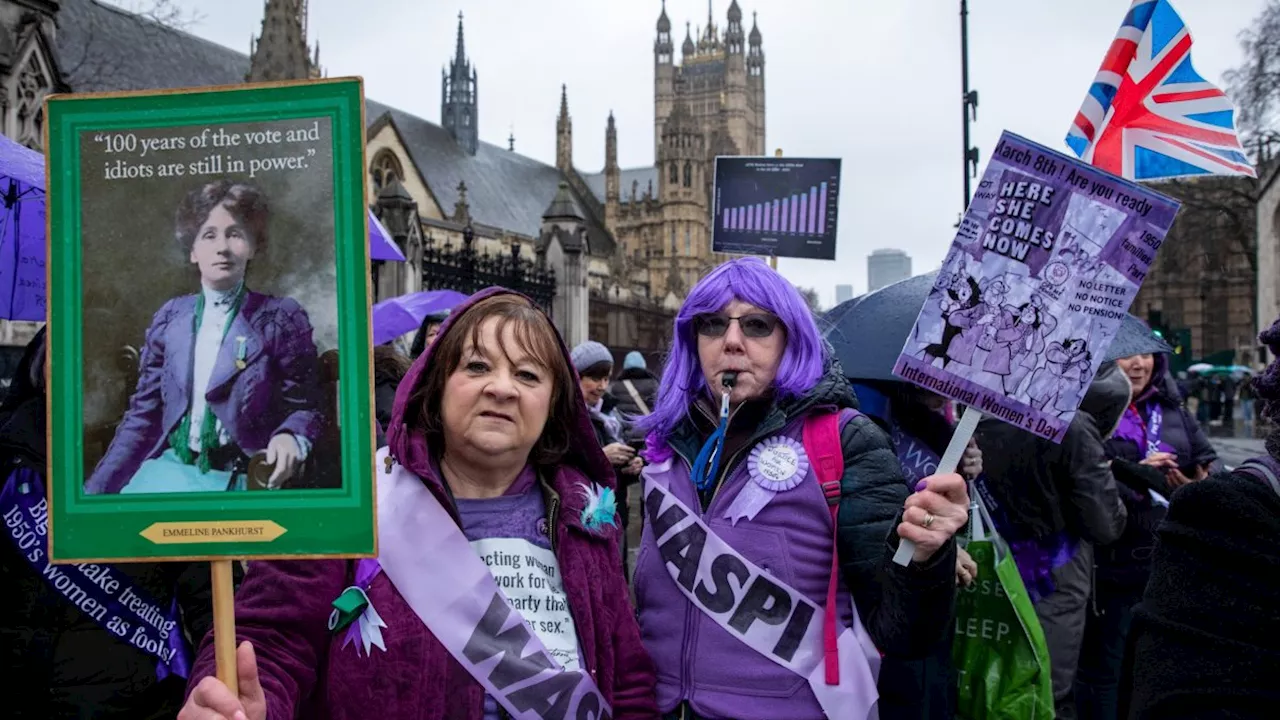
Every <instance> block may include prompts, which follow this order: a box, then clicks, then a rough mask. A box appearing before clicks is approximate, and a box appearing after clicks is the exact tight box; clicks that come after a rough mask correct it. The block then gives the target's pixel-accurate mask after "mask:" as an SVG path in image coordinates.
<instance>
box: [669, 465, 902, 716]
mask: <svg viewBox="0 0 1280 720" xmlns="http://www.w3.org/2000/svg"><path fill="white" fill-rule="evenodd" d="M671 463H672V461H671V460H667V461H665V462H663V463H660V464H657V465H653V466H651V467H650V468H648V469H647V470H646V472H645V483H644V504H645V511H646V513H647V516H648V517H647V521H648V522H649V523H650V528H651V530H652V532H653V536H654V541H655V542H656V543H657V545H658V548H659V549H660V553H661V556H662V557H663V558H664V560H665V566H666V569H667V573H668V574H669V575H670V576H671V580H672V581H673V582H674V583H675V584H676V587H678V588H680V592H681V593H683V594H684V596H685V598H687V599H688V600H689V602H690V603H692V604H693V606H694V607H696V608H698V610H700V611H702V612H703V613H704V614H705V615H706V616H707V617H710V618H711V619H712V620H715V621H716V623H717V624H718V625H720V627H722V628H724V629H725V631H727V632H728V633H729V634H730V635H733V636H734V637H735V638H737V639H738V640H740V641H742V643H743V644H745V645H746V646H747V647H749V648H751V649H752V650H753V651H755V652H756V653H758V654H760V655H763V656H764V657H766V658H768V659H769V660H772V661H773V662H775V663H777V664H779V665H781V666H782V667H784V668H786V669H788V670H790V671H791V672H793V673H795V674H796V675H799V676H800V677H803V678H805V679H806V680H808V681H809V688H810V689H811V690H812V691H813V694H814V696H816V697H817V699H818V704H819V705H821V706H822V710H823V711H824V712H825V713H826V714H827V717H828V718H831V719H832V720H846V719H848V720H853V719H855V718H856V719H858V720H861V719H863V718H870V719H871V720H874V718H876V717H877V715H878V713H877V712H876V710H875V704H876V701H877V700H878V699H879V694H878V692H877V690H876V677H877V675H878V674H879V672H880V653H879V651H878V650H876V647H875V643H873V642H872V641H871V637H870V636H869V635H867V632H866V630H865V629H864V628H863V627H862V622H861V621H860V620H859V619H858V609H857V607H853V608H852V609H853V627H852V628H845V629H844V630H843V631H842V632H841V633H840V636H839V640H838V648H839V658H840V684H839V685H828V684H827V681H826V674H825V664H824V662H823V661H824V658H823V643H822V632H823V608H822V606H820V605H818V604H817V603H815V602H813V601H812V600H810V599H809V598H808V597H806V596H805V595H804V594H803V593H801V592H799V591H797V590H795V589H794V588H791V587H790V586H788V585H786V584H785V583H783V582H781V581H779V580H778V579H777V578H775V577H773V576H772V575H770V574H769V573H767V572H765V571H764V570H761V569H760V567H759V566H757V565H756V564H755V563H753V562H751V561H750V560H748V559H746V558H745V557H743V556H742V555H741V554H740V553H738V551H737V550H734V549H733V547H731V546H730V545H729V544H728V543H726V542H725V541H724V540H722V539H721V538H720V537H719V536H718V535H716V534H715V533H714V532H712V531H711V529H710V528H708V527H707V525H706V523H704V522H703V521H702V519H701V518H700V517H699V515H698V513H696V512H694V511H692V510H690V509H689V506H687V505H685V504H684V503H683V502H681V501H680V498H678V497H676V495H675V493H673V492H671V490H670V488H669V487H667V486H666V485H665V484H664V483H665V482H666V479H667V478H668V477H669V475H668V473H669V471H670V468H671ZM657 478H661V480H658V479H657ZM677 562H678V563H679V564H677ZM730 578H732V580H730ZM851 605H852V603H851ZM717 661H718V662H731V661H732V659H731V658H718V659H717Z"/></svg>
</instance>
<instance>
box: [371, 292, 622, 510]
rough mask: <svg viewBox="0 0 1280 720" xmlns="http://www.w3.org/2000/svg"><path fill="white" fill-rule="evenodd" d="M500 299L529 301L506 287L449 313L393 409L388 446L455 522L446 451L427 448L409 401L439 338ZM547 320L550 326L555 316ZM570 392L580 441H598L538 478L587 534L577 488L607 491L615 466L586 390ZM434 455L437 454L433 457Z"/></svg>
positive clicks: (576, 446) (577, 447) (574, 450)
mask: <svg viewBox="0 0 1280 720" xmlns="http://www.w3.org/2000/svg"><path fill="white" fill-rule="evenodd" d="M495 295H513V296H516V297H524V296H523V295H520V294H519V293H516V292H513V291H511V290H507V289H505V288H489V289H487V290H481V291H480V292H478V293H476V294H475V295H472V296H471V297H470V298H468V299H467V300H466V301H465V302H464V303H462V304H460V305H459V306H458V307H456V308H454V309H453V311H452V312H450V313H449V317H448V318H447V319H446V320H445V321H444V324H443V325H441V326H440V334H439V335H438V336H437V337H436V342H434V343H432V344H431V346H430V347H428V348H427V349H426V350H425V351H424V352H423V353H422V354H421V355H419V356H418V358H417V359H416V360H414V361H413V365H411V366H410V367H409V372H408V373H406V374H405V376H404V379H403V380H401V381H400V386H399V387H398V388H397V389H396V401H395V405H394V406H393V407H392V410H391V423H390V427H388V429H387V447H388V449H389V451H390V453H391V456H392V457H393V458H395V461H396V462H398V463H400V464H401V465H403V466H404V467H405V468H406V469H408V470H409V471H410V472H412V473H413V474H415V475H417V476H418V477H420V478H422V481H423V482H424V483H426V485H427V487H428V489H430V490H431V492H433V493H434V494H435V495H436V499H437V500H439V501H440V504H441V505H442V506H444V507H445V508H448V509H449V512H450V513H451V514H453V515H454V519H455V520H456V519H457V515H456V511H455V510H454V503H453V500H452V498H451V497H450V496H449V493H448V491H447V490H446V489H445V486H444V477H443V476H442V475H441V474H440V472H439V469H438V464H437V461H438V455H439V451H440V450H442V448H434V449H433V448H430V447H428V445H427V437H426V434H425V433H424V432H422V430H421V429H420V424H419V422H418V417H419V414H420V412H421V410H422V408H421V407H420V406H418V404H417V403H414V402H410V401H411V400H412V398H413V396H414V392H415V391H416V390H417V389H418V387H419V386H420V385H421V384H422V383H423V382H425V381H426V376H427V368H429V367H430V366H431V363H432V360H433V357H434V355H435V352H436V349H437V348H439V347H440V346H441V344H442V343H441V342H440V340H441V339H442V338H444V337H445V336H446V335H448V334H449V333H450V332H452V331H453V329H454V327H455V326H456V325H457V322H458V320H459V318H461V317H463V316H464V315H466V314H467V311H468V310H470V309H471V308H472V307H474V306H475V304H476V303H478V302H480V301H481V300H484V299H485V298H489V297H494V296H495ZM526 299H527V298H526ZM535 307H536V306H535ZM547 321H548V322H550V318H548V320H547ZM556 341H557V344H558V346H559V348H560V353H561V355H562V357H563V358H564V362H565V363H566V364H567V365H568V366H569V367H570V368H572V367H573V363H571V362H570V361H569V349H568V348H567V347H565V344H564V339H563V338H561V337H560V334H559V333H558V332H557V333H556ZM572 375H573V377H577V374H576V373H572ZM569 391H570V393H572V400H573V402H572V405H573V407H574V409H575V410H574V414H575V416H576V417H575V418H574V419H573V422H574V425H575V427H576V428H577V433H576V434H577V435H578V437H581V438H591V439H592V440H593V442H578V443H571V446H570V448H569V451H568V452H567V453H566V454H565V456H564V457H563V458H561V459H560V462H559V464H558V465H557V466H556V467H539V468H537V470H538V474H539V477H540V478H543V479H544V480H545V481H546V482H548V483H549V484H550V485H551V490H552V491H554V492H555V493H556V494H558V495H559V496H560V499H561V502H562V508H563V510H562V516H563V519H564V520H565V521H566V522H567V523H568V524H569V525H570V526H571V527H575V528H577V529H578V530H582V531H583V532H586V531H585V530H584V529H583V526H582V521H581V511H582V510H583V509H584V508H585V506H586V498H585V496H584V494H583V493H582V492H581V491H580V489H579V488H577V487H575V486H576V485H578V484H579V483H580V482H582V481H583V479H586V480H587V481H589V482H593V483H596V484H597V485H601V486H607V487H615V486H616V482H615V479H614V475H613V466H612V465H610V464H609V460H608V458H606V457H605V454H604V451H603V450H602V449H601V448H600V445H599V443H596V442H594V438H595V429H594V427H593V426H592V424H591V416H590V415H589V414H588V411H587V403H586V400H585V399H583V397H582V390H581V389H580V388H579V386H578V383H576V382H575V383H573V387H571V388H569ZM433 452H434V453H435V454H434V455H433Z"/></svg>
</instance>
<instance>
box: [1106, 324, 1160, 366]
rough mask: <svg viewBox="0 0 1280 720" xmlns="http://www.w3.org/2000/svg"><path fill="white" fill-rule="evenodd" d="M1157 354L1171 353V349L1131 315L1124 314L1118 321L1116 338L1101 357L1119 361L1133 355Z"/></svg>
mask: <svg viewBox="0 0 1280 720" xmlns="http://www.w3.org/2000/svg"><path fill="white" fill-rule="evenodd" d="M1158 353H1173V348H1171V347H1169V344H1168V343H1166V342H1165V341H1164V340H1161V339H1160V338H1159V337H1158V336H1156V334H1155V333H1154V332H1151V328H1149V327H1147V324H1146V323H1144V322H1142V320H1140V319H1138V318H1136V317H1134V316H1133V315H1129V314H1126V315H1125V316H1124V319H1123V320H1121V321H1120V329H1119V330H1117V331H1116V338H1115V339H1114V340H1112V341H1111V344H1110V345H1109V346H1107V354H1106V355H1105V356H1103V359H1104V360H1119V359H1120V358H1127V357H1131V356H1133V355H1147V354H1151V355H1155V354H1158Z"/></svg>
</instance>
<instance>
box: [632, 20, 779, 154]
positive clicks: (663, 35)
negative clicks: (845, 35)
mask: <svg viewBox="0 0 1280 720" xmlns="http://www.w3.org/2000/svg"><path fill="white" fill-rule="evenodd" d="M657 29H658V35H657V39H656V40H655V41H654V46H653V57H654V152H655V156H658V157H660V156H661V154H662V128H663V125H665V124H666V122H667V118H668V117H669V116H670V115H671V112H672V111H673V110H674V108H675V106H676V103H677V101H678V100H684V101H685V102H686V103H687V104H688V105H689V110H690V112H691V113H692V114H693V117H694V119H695V120H696V121H697V122H698V125H699V126H700V127H701V128H702V133H703V135H704V136H706V137H710V135H711V134H712V133H713V132H714V131H715V130H716V129H717V126H718V125H719V124H720V109H721V105H722V104H723V105H724V107H725V110H726V112H727V115H728V121H729V133H730V137H731V139H732V140H733V143H734V145H735V146H736V147H737V148H738V152H739V153H741V154H744V155H764V154H765V152H766V151H765V124H764V118H765V114H764V113H765V98H764V46H763V37H762V36H761V34H760V28H759V26H758V25H757V24H756V21H755V15H754V14H753V15H752V24H751V33H750V35H747V34H746V33H744V31H743V28H742V9H741V8H740V7H738V0H732V2H731V3H730V4H729V11H728V24H727V25H726V26H725V28H724V31H723V33H722V32H721V30H720V28H719V27H718V26H717V25H716V23H715V16H714V15H713V14H712V10H711V3H710V2H708V3H707V25H706V27H705V28H700V29H699V30H698V32H696V33H695V32H693V31H692V30H691V28H690V26H689V24H687V23H686V25H685V39H684V44H683V45H682V47H681V62H680V65H678V66H677V65H676V64H675V49H674V46H673V45H672V40H671V20H670V18H668V17H667V9H666V4H665V2H664V3H663V8H662V14H661V15H659V16H658V28H657ZM695 36H696V37H695ZM707 148H708V149H710V144H709V143H708V145H707Z"/></svg>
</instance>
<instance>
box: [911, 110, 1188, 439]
mask: <svg viewBox="0 0 1280 720" xmlns="http://www.w3.org/2000/svg"><path fill="white" fill-rule="evenodd" d="M1178 207H1179V203H1178V202H1177V201H1176V200H1173V199H1171V198H1168V197H1165V196H1164V195H1161V194H1159V193H1156V192H1153V191H1151V190H1149V189H1147V188H1145V187H1142V186H1140V185H1137V184H1135V183H1132V182H1129V181H1127V180H1123V179H1121V178H1118V177H1116V176H1114V175H1111V174H1109V173H1106V172H1103V171H1101V170H1098V169H1097V168H1095V167H1092V166H1090V165H1088V164H1086V163H1083V162H1081V161H1079V160H1076V159H1074V158H1070V157H1067V156H1066V155H1063V154H1061V153H1057V152H1054V151H1052V150H1049V149H1048V148H1045V147H1042V146H1040V145H1037V144H1035V143H1033V142H1031V141H1029V140H1026V139H1024V138H1021V137H1019V136H1017V135H1014V134H1012V133H1009V132H1005V133H1004V134H1003V135H1001V137H1000V142H999V144H998V145H997V146H996V151H995V153H994V155H993V156H992V158H991V162H990V163H989V164H988V165H987V170H986V172H985V173H984V174H983V176H982V180H981V182H980V183H979V184H978V190H977V192H976V193H975V195H974V198H973V201H972V202H971V203H970V204H969V209H968V211H967V212H966V213H965V216H964V218H963V219H962V220H961V223H960V229H959V231H958V232H957V233H956V238H955V241H954V242H953V243H952V245H951V250H950V251H949V252H948V253H947V257H946V260H945V261H944V262H943V265H942V270H941V271H940V272H939V278H938V282H936V283H935V284H934V288H933V290H932V291H931V292H930V294H929V296H928V298H927V299H926V300H925V303H924V307H923V308H922V309H921V311H920V316H919V317H918V318H917V319H916V325H915V329H914V331H913V332H912V334H911V335H910V337H909V338H908V339H907V342H906V344H905V345H904V347H903V348H902V353H901V355H900V356H899V358H898V362H897V364H896V365H895V367H894V374H895V375H898V376H899V377H902V378H904V379H906V380H908V381H910V382H912V383H915V384H916V385H919V386H921V387H923V388H925V389H927V390H931V391H933V392H935V393H938V394H940V395H944V396H946V397H948V398H951V399H952V400H955V401H957V402H960V403H963V404H965V405H969V406H971V407H974V408H976V409H978V410H981V411H982V412H983V413H985V414H988V415H991V416H992V417H996V418H999V419H1001V420H1004V421H1005V422H1009V423H1012V424H1015V425H1018V426H1020V427H1023V428H1025V429H1026V430H1028V431H1030V432H1033V433H1035V434H1037V435H1039V436H1041V437H1044V438H1047V439H1049V440H1052V441H1054V442H1061V440H1062V435H1063V432H1064V431H1065V430H1066V427H1067V426H1068V425H1069V424H1070V423H1071V418H1072V417H1074V416H1075V413H1076V410H1077V408H1078V407H1079V406H1080V401H1081V400H1082V399H1083V398H1084V394H1085V391H1086V390H1087V389H1088V387H1089V383H1091V382H1092V381H1093V377H1094V375H1095V374H1096V373H1097V371H1098V367H1099V366H1100V365H1101V364H1102V358H1103V355H1104V354H1105V351H1106V349H1107V347H1108V346H1109V345H1110V344H1111V341H1112V339H1113V338H1114V337H1115V335H1116V332H1117V331H1118V329H1119V327H1120V321H1121V319H1122V318H1123V317H1124V316H1125V313H1126V312H1127V311H1128V309H1129V305H1130V304H1131V303H1132V302H1133V298H1134V296H1135V295H1137V293H1138V288H1139V287H1141V285H1142V281H1143V280H1144V279H1145V278H1146V275H1147V271H1148V269H1149V268H1150V266H1151V264H1152V262H1154V261H1155V256H1156V251H1157V250H1159V249H1160V245H1161V244H1162V243H1163V242H1164V237H1165V234H1166V233H1167V232H1168V231H1169V227H1170V226H1171V225H1172V224H1173V219H1174V216H1175V215H1176V214H1177V212H1178Z"/></svg>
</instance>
